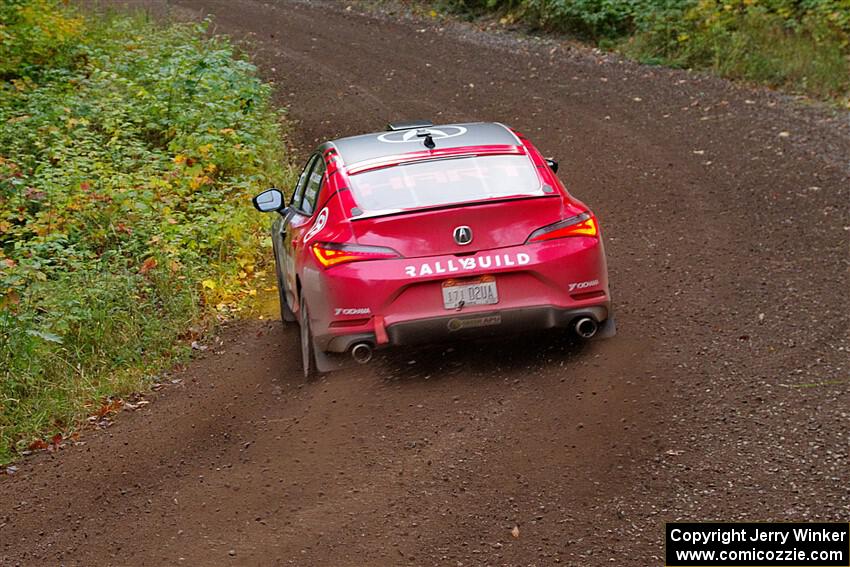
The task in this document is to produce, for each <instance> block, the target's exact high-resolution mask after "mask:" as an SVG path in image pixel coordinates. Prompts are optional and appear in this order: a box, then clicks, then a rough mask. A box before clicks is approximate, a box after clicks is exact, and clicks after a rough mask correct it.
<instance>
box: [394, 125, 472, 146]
mask: <svg viewBox="0 0 850 567" xmlns="http://www.w3.org/2000/svg"><path fill="white" fill-rule="evenodd" d="M421 132H423V133H424V132H427V133H428V134H430V135H431V139H433V140H445V139H446V138H454V137H455V136H463V135H464V134H466V128H464V127H463V126H441V127H439V128H420V129H418V130H402V131H400V132H387V133H386V134H381V135H380V136H378V141H379V142H386V143H388V144H403V143H405V142H420V141H421V140H422V137H421V136H419V134H420V133H421Z"/></svg>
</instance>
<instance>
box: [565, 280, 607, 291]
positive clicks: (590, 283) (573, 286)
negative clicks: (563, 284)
mask: <svg viewBox="0 0 850 567" xmlns="http://www.w3.org/2000/svg"><path fill="white" fill-rule="evenodd" d="M567 285H569V287H570V289H569V291H573V290H575V289H587V288H589V287H593V286H595V285H599V280H589V281H586V282H573V283H571V284H567Z"/></svg>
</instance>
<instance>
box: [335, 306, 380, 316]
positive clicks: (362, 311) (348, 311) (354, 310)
mask: <svg viewBox="0 0 850 567" xmlns="http://www.w3.org/2000/svg"><path fill="white" fill-rule="evenodd" d="M371 314H372V310H371V309H370V308H368V307H351V308H344V307H337V308H336V309H334V315H371Z"/></svg>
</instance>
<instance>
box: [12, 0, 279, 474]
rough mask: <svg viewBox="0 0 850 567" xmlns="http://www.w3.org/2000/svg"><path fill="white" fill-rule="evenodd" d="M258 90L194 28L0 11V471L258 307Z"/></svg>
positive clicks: (270, 177) (54, 4)
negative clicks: (228, 318) (246, 307)
mask: <svg viewBox="0 0 850 567" xmlns="http://www.w3.org/2000/svg"><path fill="white" fill-rule="evenodd" d="M269 97H270V88H269V86H267V85H265V84H263V83H262V82H261V81H260V80H259V79H258V78H257V74H256V69H255V68H254V67H253V66H252V65H251V64H250V63H249V62H247V61H246V60H244V58H242V57H241V56H239V55H237V54H236V53H235V52H234V49H233V47H232V46H231V45H229V44H228V42H227V41H226V40H224V39H221V38H209V37H207V36H206V35H205V31H204V27H203V26H202V25H178V24H169V25H163V24H159V25H157V24H155V23H154V22H151V21H148V20H147V19H145V18H144V17H143V16H127V15H111V16H96V17H95V16H87V15H84V14H82V13H80V12H76V11H73V10H71V9H69V8H68V7H67V6H65V5H64V3H62V2H58V1H54V0H4V2H2V3H0V463H3V462H8V461H10V460H12V459H13V458H14V457H15V456H16V455H17V454H19V453H20V452H21V451H25V450H27V448H28V447H29V448H33V449H34V448H39V447H46V446H48V445H49V444H50V443H49V441H45V440H52V441H53V443H54V444H55V443H57V442H58V440H59V439H61V438H62V437H61V436H63V435H68V434H70V433H71V432H72V431H73V430H74V427H75V425H77V424H79V423H80V420H81V419H84V418H85V417H86V416H89V415H97V416H99V417H103V415H104V413H108V412H111V411H114V410H115V409H117V408H118V407H120V402H116V401H115V400H117V399H118V398H119V397H120V396H125V395H128V394H129V393H131V392H135V391H139V390H140V389H143V388H144V387H146V386H147V385H149V383H150V381H151V380H152V379H153V377H154V376H156V375H157V373H158V372H160V371H162V370H163V369H164V368H166V367H167V366H169V365H170V364H173V363H174V362H175V361H178V360H180V359H181V358H183V357H185V356H186V354H187V353H188V351H189V344H190V343H191V341H192V340H193V339H195V338H197V334H198V333H200V332H201V330H202V329H203V328H204V326H205V324H206V323H208V322H209V321H214V320H215V317H214V316H216V315H219V316H220V315H221V314H225V315H226V314H228V313H232V312H233V311H234V310H238V309H239V306H240V305H243V304H244V302H243V300H244V298H245V297H247V296H249V295H251V294H253V293H255V291H254V289H255V287H256V285H255V281H254V280H255V278H256V277H258V274H260V275H261V273H262V266H260V265H259V264H258V262H259V261H260V260H259V252H260V249H259V248H260V246H258V243H260V242H262V240H263V238H264V237H265V230H266V229H265V226H266V225H265V219H263V218H262V217H261V215H259V214H257V213H255V212H253V211H252V209H251V207H250V203H249V200H248V197H249V196H250V195H251V194H253V193H254V192H255V191H256V190H258V189H260V188H264V187H267V186H271V185H278V186H286V182H285V179H286V178H287V176H288V175H289V173H288V171H287V170H286V169H285V161H284V159H283V157H284V156H283V147H282V141H281V132H280V127H279V125H280V116H279V114H277V113H276V112H275V111H274V110H273V109H272V107H271V106H270V103H269Z"/></svg>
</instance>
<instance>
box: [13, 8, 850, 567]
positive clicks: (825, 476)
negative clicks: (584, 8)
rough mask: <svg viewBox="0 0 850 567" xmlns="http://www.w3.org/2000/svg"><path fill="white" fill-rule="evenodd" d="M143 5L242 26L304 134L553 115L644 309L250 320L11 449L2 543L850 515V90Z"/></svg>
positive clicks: (489, 552) (29, 550)
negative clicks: (552, 319) (81, 416)
mask: <svg viewBox="0 0 850 567" xmlns="http://www.w3.org/2000/svg"><path fill="white" fill-rule="evenodd" d="M136 3H137V4H143V5H146V6H148V7H151V8H153V9H155V10H157V11H159V12H162V11H164V10H171V11H173V12H174V13H175V14H176V15H178V16H180V17H193V18H197V17H202V16H204V15H206V14H212V15H213V16H214V22H215V31H216V32H219V33H226V34H229V35H231V36H232V37H234V38H236V39H237V40H240V41H242V40H244V41H245V42H246V45H247V46H248V49H249V50H250V52H251V54H252V56H253V57H254V58H255V60H256V62H257V63H258V65H259V66H260V68H261V71H262V73H263V75H264V76H265V77H266V78H267V79H269V80H273V81H274V82H275V85H276V101H277V102H278V103H279V104H280V105H281V106H286V107H288V108H289V115H290V118H291V119H293V120H294V122H295V124H294V128H293V131H292V132H291V140H292V143H293V144H294V146H295V151H296V153H297V154H299V155H301V156H303V155H306V153H307V152H308V151H309V149H310V148H311V147H312V146H313V145H314V144H315V143H316V142H318V141H321V140H324V139H326V138H329V137H335V136H339V135H346V134H354V133H358V132H363V131H373V130H376V129H381V128H382V127H383V125H384V123H385V122H386V121H388V120H392V119H401V118H429V119H432V120H433V121H434V122H449V121H469V120H498V121H502V122H505V123H508V124H510V125H512V126H514V127H516V128H518V129H519V130H520V131H522V132H523V133H525V134H527V135H528V136H529V137H530V138H531V139H532V140H534V141H535V142H536V143H537V145H538V147H540V148H541V149H542V150H543V151H544V153H546V154H548V155H553V156H556V157H557V158H559V159H560V162H561V172H562V174H561V176H562V179H563V180H564V181H565V183H567V185H568V186H569V187H570V189H571V191H572V192H573V193H574V194H575V195H577V196H578V197H580V198H581V199H583V200H585V201H586V202H588V203H590V204H591V205H592V206H593V207H594V210H595V211H596V212H597V213H598V216H599V218H600V220H601V223H602V226H603V229H604V231H605V238H606V247H607V251H608V259H609V266H610V274H611V282H612V293H613V295H614V299H615V302H616V312H617V317H618V324H619V331H620V333H619V336H618V337H616V338H615V339H613V340H609V341H598V342H592V343H589V344H586V345H581V344H577V343H573V342H570V341H567V340H564V339H563V338H561V337H552V336H544V337H523V338H520V339H512V340H505V341H500V342H496V343H484V344H462V345H456V346H455V347H454V348H446V347H439V348H426V349H420V350H406V351H404V352H396V353H394V354H391V355H388V356H385V357H382V358H380V359H379V360H377V361H376V362H375V363H373V364H371V365H368V366H363V367H356V368H352V369H350V370H347V371H344V372H340V373H335V374H331V375H328V376H327V377H325V378H321V379H319V380H317V381H313V382H305V381H304V380H303V378H301V375H300V363H299V354H298V352H299V351H298V346H297V345H298V336H297V330H296V329H294V328H291V327H287V328H284V327H282V325H281V324H280V322H279V321H253V322H243V323H239V324H234V325H231V326H230V327H228V328H227V329H225V331H224V332H223V334H222V337H221V343H220V344H218V343H217V344H215V345H213V346H212V347H211V348H210V350H208V351H206V352H204V353H202V354H201V355H200V356H198V357H197V359H196V360H195V361H193V363H192V364H190V365H189V366H188V367H187V368H186V369H185V370H182V371H179V372H176V373H175V374H174V376H172V377H171V378H172V379H174V380H175V381H176V383H174V384H170V385H169V386H167V387H165V388H163V389H162V390H160V391H159V392H158V393H157V394H156V395H155V400H154V403H151V404H149V405H147V406H144V407H142V408H140V409H138V410H136V411H134V412H123V413H122V414H121V416H120V417H119V418H118V419H117V420H116V422H115V424H114V425H113V426H112V427H109V428H106V429H103V430H100V431H96V432H89V433H85V434H84V435H83V437H82V441H83V442H84V444H80V445H79V446H73V447H68V448H67V449H66V450H63V451H60V452H58V453H51V454H48V453H44V454H40V455H35V456H33V457H30V458H28V459H26V460H24V461H23V462H21V463H19V464H18V470H17V472H16V473H15V474H13V475H5V476H4V477H2V478H0V564H2V565H38V566H40V565H60V564H61V565H95V564H97V565H151V566H163V565H199V566H200V565H288V564H291V565H309V566H313V565H327V566H334V567H341V566H347V565H351V566H355V565H358V566H360V565H417V566H418V565H450V566H459V565H494V566H496V565H511V566H519V565H539V566H543V565H554V564H562V565H573V566H576V567H578V566H582V567H586V566H589V565H593V566H596V565H622V566H636V567H639V566H652V565H662V564H663V560H662V556H663V534H664V532H663V529H664V528H663V523H664V522H665V521H673V520H753V521H755V520H759V521H768V520H816V519H822V520H834V521H847V520H848V519H850V427H848V425H850V335H849V334H848V329H850V326H848V322H850V307H848V305H850V246H849V245H848V239H850V134H848V131H850V120H848V117H847V114H846V113H844V114H834V113H833V112H832V111H829V110H828V109H822V108H817V107H813V106H811V105H808V106H806V105H804V104H802V103H800V102H797V101H794V100H791V99H788V98H787V97H783V96H780V95H777V94H774V93H770V92H766V91H763V90H758V89H750V88H747V87H742V86H735V85H731V84H730V83H727V82H725V81H723V80H720V79H716V78H711V77H706V76H702V75H698V74H689V73H687V72H684V71H672V70H666V69H659V68H652V67H643V66H639V65H636V64H634V63H630V62H625V61H622V60H620V59H619V58H617V57H614V56H610V55H604V54H599V53H595V52H593V51H590V50H586V49H577V48H575V47H571V46H570V45H569V44H567V43H559V42H555V41H548V40H540V39H534V38H522V37H517V36H513V35H508V34H498V33H492V32H487V31H479V30H475V29H473V28H471V27H469V26H467V25H460V24H450V23H445V22H441V21H438V20H430V19H428V20H422V19H417V18H415V17H414V18H400V17H397V15H393V14H387V13H378V12H368V13H367V12H361V10H360V9H359V8H354V9H347V6H346V5H345V4H344V3H318V2H312V3H307V2H290V1H279V2H272V1H268V2H259V1H255V0H227V1H225V0H171V1H170V2H169V3H167V4H166V3H165V2H161V1H153V0H152V1H150V2H136ZM514 528H517V529H514ZM517 535H518V537H516V536H517Z"/></svg>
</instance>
